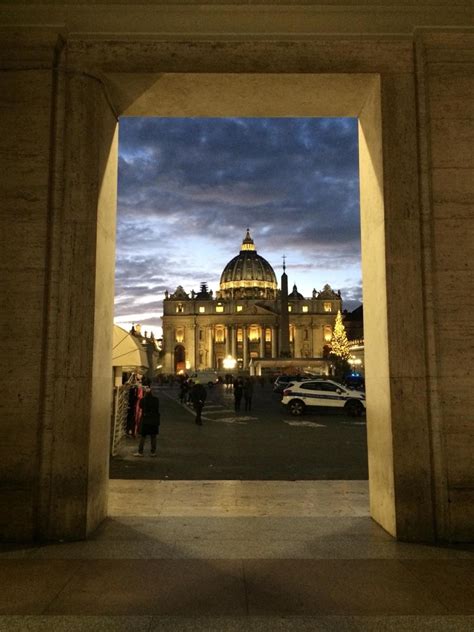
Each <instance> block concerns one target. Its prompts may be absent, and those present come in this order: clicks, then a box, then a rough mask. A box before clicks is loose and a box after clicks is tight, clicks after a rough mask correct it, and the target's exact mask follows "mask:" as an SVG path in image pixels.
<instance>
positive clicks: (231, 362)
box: [222, 355, 237, 370]
mask: <svg viewBox="0 0 474 632" xmlns="http://www.w3.org/2000/svg"><path fill="white" fill-rule="evenodd" d="M222 366H223V367H224V369H230V370H232V369H235V367H236V366H237V360H236V359H235V358H233V357H232V356H231V355H228V356H226V357H225V358H224V360H223V361H222Z"/></svg>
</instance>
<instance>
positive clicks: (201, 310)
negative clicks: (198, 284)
mask: <svg viewBox="0 0 474 632" xmlns="http://www.w3.org/2000/svg"><path fill="white" fill-rule="evenodd" d="M205 311H206V308H205V307H204V305H201V306H200V308H199V313H200V314H204V312H205Z"/></svg>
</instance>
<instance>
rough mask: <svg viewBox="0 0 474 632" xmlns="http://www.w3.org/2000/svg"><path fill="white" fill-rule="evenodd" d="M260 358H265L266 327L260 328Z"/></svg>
mask: <svg viewBox="0 0 474 632" xmlns="http://www.w3.org/2000/svg"><path fill="white" fill-rule="evenodd" d="M260 357H261V358H264V357H265V327H263V326H261V327H260Z"/></svg>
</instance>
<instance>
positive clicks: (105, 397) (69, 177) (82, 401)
mask: <svg viewBox="0 0 474 632" xmlns="http://www.w3.org/2000/svg"><path fill="white" fill-rule="evenodd" d="M23 81H24V79H23ZM26 83H27V84H28V85H29V86H30V96H29V98H30V99H32V98H33V96H32V95H33V94H34V92H35V90H33V88H32V86H31V78H29V79H28V82H26ZM38 90H41V88H40V86H38ZM49 90H50V92H51V93H54V94H55V98H56V102H55V103H54V105H53V106H52V107H53V108H55V115H56V116H55V118H54V117H53V118H54V123H52V124H53V127H54V125H56V126H57V127H56V128H54V130H53V132H52V133H53V134H57V136H56V137H55V139H54V140H53V142H55V143H56V153H55V154H54V155H51V157H50V160H51V161H52V163H51V169H52V171H51V175H50V177H51V180H50V182H49V186H50V187H52V188H51V190H50V198H49V201H48V211H47V217H48V222H49V224H50V237H49V238H48V239H50V242H49V245H48V250H49V254H48V257H46V258H45V263H46V265H47V266H48V267H49V269H48V272H47V274H48V276H49V281H48V285H47V288H43V291H44V294H43V295H42V296H43V297H46V301H47V305H46V308H45V309H44V310H38V313H41V314H43V315H44V318H45V321H44V322H43V325H42V328H41V329H40V330H38V332H37V335H38V336H39V337H40V338H42V339H43V344H44V348H43V359H42V361H41V364H40V366H41V370H42V373H43V378H44V383H43V408H42V410H41V413H40V424H41V429H40V431H36V430H35V432H32V431H30V432H29V433H27V434H28V435H29V436H35V437H36V436H37V437H40V438H41V442H40V445H38V446H37V448H36V457H34V458H35V459H36V461H35V463H36V467H37V468H39V471H37V472H36V484H37V486H38V488H37V491H36V497H35V502H34V536H35V537H36V538H37V539H53V540H54V539H81V538H85V537H86V536H87V535H88V534H89V533H91V532H92V531H93V530H94V529H95V528H96V527H97V526H98V525H99V523H100V522H101V521H102V520H103V519H104V518H105V517H106V515H107V490H108V478H109V474H108V464H109V443H110V416H111V406H112V396H111V394H112V370H111V357H112V356H111V354H112V323H113V309H114V268H115V257H114V255H115V216H116V186H117V121H116V119H115V117H114V115H113V113H112V111H111V109H110V106H109V104H108V101H107V98H106V95H105V92H104V90H103V86H102V85H101V83H100V81H97V80H96V79H94V78H92V77H88V76H86V75H85V74H82V73H77V74H75V73H70V74H69V75H67V76H64V75H61V76H60V77H58V78H57V82H56V83H55V86H54V87H53V88H52V89H51V86H50V88H49ZM63 90H65V94H66V99H65V101H63V99H62V97H61V94H62V95H63V96H64V93H62V92H61V91H63ZM2 93H3V94H5V92H4V91H3V90H2ZM65 103H67V104H68V109H67V111H66V112H65V111H64V107H65ZM44 107H45V104H36V105H35V102H34V101H30V103H29V108H30V110H31V111H32V112H35V111H38V112H39V111H41V112H43V109H44ZM46 109H47V110H48V107H46ZM63 115H64V128H62V127H61V126H60V123H61V121H62V118H63ZM21 127H22V126H21V125H20V126H19V127H18V129H17V131H16V132H15V134H17V135H18V134H19V133H20V129H21ZM46 128H47V129H49V126H46ZM28 129H29V131H28V133H29V134H30V135H31V134H32V133H34V129H33V132H32V131H31V129H30V125H28ZM31 142H32V138H30V140H29V143H30V145H29V146H30V147H31ZM36 144H38V143H36ZM42 146H43V145H42ZM44 147H50V142H49V141H46V140H45V141H44ZM28 153H29V152H27V154H28ZM55 160H57V161H58V162H57V163H56V162H55ZM23 169H24V165H23ZM30 179H31V180H32V181H33V180H34V181H35V182H36V179H37V178H36V176H35V177H34V178H33V177H32V176H30ZM22 186H23V185H22ZM43 187H44V190H47V187H48V182H47V180H46V181H45V182H44V183H42V184H41V185H40V181H39V180H38V185H37V190H38V192H39V191H43ZM59 192H62V195H59ZM56 194H58V195H56ZM36 195H37V194H35V196H36ZM24 196H25V193H24V191H23V192H22V197H23V198H24ZM59 205H60V206H59ZM22 238H23V239H24V235H22ZM31 243H35V241H34V240H32V241H31ZM31 250H32V249H29V251H31ZM30 254H31V253H30ZM30 265H31V264H30ZM26 269H28V270H29V269H30V266H27V268H26ZM21 278H22V277H21ZM32 287H33V285H32ZM34 287H37V286H36V284H34ZM28 330H29V327H28V328H26V329H25V331H28ZM24 343H25V341H23V344H24ZM23 382H24V380H23ZM22 388H23V385H22ZM13 399H14V398H12V400H13ZM36 419H38V416H37V417H36ZM15 426H16V427H19V426H21V422H20V421H19V419H18V418H17V419H16V421H15ZM19 450H21V452H22V453H23V454H27V451H26V450H25V449H24V448H20V445H17V446H16V452H18V451H19Z"/></svg>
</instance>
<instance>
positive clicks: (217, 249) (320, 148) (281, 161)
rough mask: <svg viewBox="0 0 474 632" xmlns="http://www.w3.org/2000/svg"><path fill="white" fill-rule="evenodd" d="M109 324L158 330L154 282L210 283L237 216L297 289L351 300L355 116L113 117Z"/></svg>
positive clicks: (230, 249) (356, 272) (348, 303)
mask: <svg viewBox="0 0 474 632" xmlns="http://www.w3.org/2000/svg"><path fill="white" fill-rule="evenodd" d="M119 138H120V156H119V202H118V222H117V224H118V226H117V267H116V322H117V323H119V324H120V323H122V324H124V325H125V326H126V325H128V324H129V323H131V322H141V323H142V325H143V328H144V329H147V328H148V330H151V329H153V330H154V332H155V334H159V327H160V316H161V301H162V299H163V293H164V290H165V289H168V290H174V289H175V288H176V286H177V285H178V284H181V285H183V287H184V288H185V289H186V290H188V291H190V290H191V289H196V290H197V289H198V288H199V284H200V283H201V282H202V281H206V282H207V283H208V285H209V287H210V288H212V289H214V290H215V289H217V287H218V283H219V278H220V274H221V272H222V269H223V268H224V266H225V264H226V263H227V262H228V261H229V259H231V258H232V257H233V256H235V255H236V254H237V253H238V251H239V248H240V244H241V242H242V239H243V237H244V235H245V230H246V228H247V226H249V227H250V231H251V234H252V237H253V239H254V241H255V245H256V247H257V250H258V252H259V254H261V255H262V256H264V257H265V258H266V259H267V260H268V261H269V262H270V263H271V264H272V266H273V267H274V269H275V272H276V274H277V277H279V276H280V274H281V260H282V255H283V254H285V255H286V256H287V273H288V276H289V282H290V284H291V285H292V284H293V283H296V284H297V285H298V289H299V291H300V292H302V293H303V294H304V295H310V293H311V291H312V289H313V287H315V288H316V289H321V288H322V286H323V285H324V284H325V283H329V284H330V285H332V287H333V288H334V289H340V290H341V292H342V296H343V299H344V306H345V307H347V308H348V309H352V308H354V307H356V306H357V305H358V304H359V303H360V301H361V281H360V279H361V272H360V226H359V177H358V148H357V121H356V119H291V118H285V119H159V118H123V119H121V121H120V137H119Z"/></svg>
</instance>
